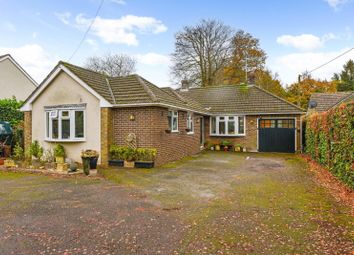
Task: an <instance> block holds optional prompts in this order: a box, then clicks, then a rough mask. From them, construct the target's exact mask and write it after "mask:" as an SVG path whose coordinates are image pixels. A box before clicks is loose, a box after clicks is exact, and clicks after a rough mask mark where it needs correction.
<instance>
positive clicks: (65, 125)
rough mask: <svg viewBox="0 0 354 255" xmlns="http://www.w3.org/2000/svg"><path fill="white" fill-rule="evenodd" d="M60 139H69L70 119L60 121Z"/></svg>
mask: <svg viewBox="0 0 354 255" xmlns="http://www.w3.org/2000/svg"><path fill="white" fill-rule="evenodd" d="M61 138H62V139H69V138H70V119H67V120H66V119H63V120H61Z"/></svg>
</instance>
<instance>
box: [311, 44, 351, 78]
mask: <svg viewBox="0 0 354 255" xmlns="http://www.w3.org/2000/svg"><path fill="white" fill-rule="evenodd" d="M352 50H354V47H353V48H350V49H349V50H347V51H345V52H343V53H342V54H340V55H338V56H336V57H335V58H333V59H331V60H329V61H328V62H326V63H324V64H322V65H320V66H318V67H316V68H314V69H312V70H311V71H309V72H308V73H309V74H310V73H312V72H314V71H317V70H318V69H320V68H322V67H324V66H325V65H328V64H329V63H331V62H333V61H334V60H336V59H338V58H340V57H342V56H344V55H345V54H347V53H349V52H350V51H352Z"/></svg>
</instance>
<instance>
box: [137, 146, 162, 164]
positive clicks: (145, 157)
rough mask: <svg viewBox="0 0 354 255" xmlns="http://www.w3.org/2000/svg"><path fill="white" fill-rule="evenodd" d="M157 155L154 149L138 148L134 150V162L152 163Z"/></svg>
mask: <svg viewBox="0 0 354 255" xmlns="http://www.w3.org/2000/svg"><path fill="white" fill-rule="evenodd" d="M156 154H157V150H156V149H148V148H138V149H136V160H138V161H154V160H155V157H156Z"/></svg>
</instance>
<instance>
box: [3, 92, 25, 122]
mask: <svg viewBox="0 0 354 255" xmlns="http://www.w3.org/2000/svg"><path fill="white" fill-rule="evenodd" d="M22 104H23V102H22V101H17V100H16V98H15V97H13V98H5V99H0V120H1V121H7V122H10V124H11V126H12V127H13V128H15V127H18V125H19V124H20V123H21V122H22V121H23V112H21V111H20V107H21V106H22Z"/></svg>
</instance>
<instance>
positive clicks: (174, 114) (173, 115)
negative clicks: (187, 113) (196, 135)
mask: <svg viewBox="0 0 354 255" xmlns="http://www.w3.org/2000/svg"><path fill="white" fill-rule="evenodd" d="M167 119H168V127H169V129H170V130H171V131H172V132H177V131H178V111H168V115H167Z"/></svg>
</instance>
